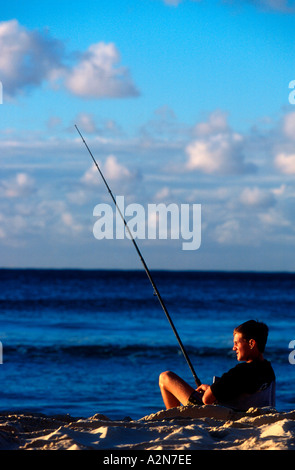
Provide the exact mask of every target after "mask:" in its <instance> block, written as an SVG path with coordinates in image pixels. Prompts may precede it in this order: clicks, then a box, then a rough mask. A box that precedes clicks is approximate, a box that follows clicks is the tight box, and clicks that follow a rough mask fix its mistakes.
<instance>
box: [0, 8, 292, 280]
mask: <svg viewBox="0 0 295 470" xmlns="http://www.w3.org/2000/svg"><path fill="white" fill-rule="evenodd" d="M0 20H1V24H0V48H1V57H0V80H1V82H2V84H3V91H4V94H3V104H2V105H1V106H0V160H1V175H0V256H1V258H0V259H1V263H0V264H1V266H2V267H44V268H46V267H70V268H74V267H75V268H76V267H77V268H122V269H127V268H134V269H137V268H140V267H141V266H140V262H139V260H138V259H137V255H136V253H135V252H134V248H133V246H132V244H131V243H130V241H129V240H100V241H99V240H96V239H95V238H94V236H93V233H92V229H93V225H94V222H95V218H94V217H93V209H94V207H95V206H96V205H97V204H99V203H106V202H110V200H109V196H108V194H107V193H106V191H105V188H104V187H103V185H102V184H101V182H100V180H99V175H98V173H97V175H96V174H95V172H93V169H92V164H91V161H90V157H89V155H88V154H87V153H86V149H85V147H84V146H83V145H82V142H81V141H79V137H78V136H77V133H76V130H75V128H74V124H75V123H76V124H78V125H79V128H80V129H81V131H82V132H83V134H84V136H85V138H86V140H87V142H88V145H89V146H90V148H91V149H92V151H93V153H94V155H95V157H96V158H97V160H98V161H99V164H100V165H101V167H102V169H103V171H104V172H105V174H106V176H107V179H108V181H109V184H110V186H111V188H112V190H113V192H114V194H116V195H124V196H125V198H126V203H131V202H133V203H140V204H142V205H147V204H152V203H161V202H162V203H165V204H167V205H168V204H169V203H176V204H178V205H180V204H201V205H202V244H201V247H200V249H199V250H196V251H191V252H185V251H183V250H182V249H181V241H179V240H140V241H139V245H140V247H141V249H142V252H143V255H144V257H145V259H146V261H147V264H148V265H149V267H150V268H152V269H221V270H229V269H234V270H280V271H281V270H289V271H294V268H295V260H294V255H293V254H294V246H295V230H294V226H295V225H294V219H295V211H294V197H295V185H294V175H295V137H294V136H295V106H294V105H292V104H291V103H290V102H289V99H288V98H289V93H290V92H291V90H290V89H289V88H288V86H289V83H290V82H291V81H292V80H295V67H294V65H295V54H294V46H295V3H294V2H291V1H290V2H288V1H286V0H272V1H267V0H256V1H254V0H252V1H250V0H249V1H247V0H244V1H237V0H236V1H234V0H231V1H230V0H228V1H225V0H210V1H209V0H199V1H196V0H182V1H180V0H125V1H124V2H122V1H118V0H99V1H87V0H86V1H85V2H81V3H80V2H76V3H73V2H70V1H68V0H63V1H59V2H56V1H54V0H53V1H50V2H49V1H47V0H43V1H42V2H37V1H32V0H31V1H27V2H18V1H10V2H9V3H7V4H6V5H4V6H2V8H1V18H0Z"/></svg>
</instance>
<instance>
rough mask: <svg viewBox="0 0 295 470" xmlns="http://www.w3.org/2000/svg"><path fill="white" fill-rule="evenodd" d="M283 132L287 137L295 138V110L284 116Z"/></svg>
mask: <svg viewBox="0 0 295 470" xmlns="http://www.w3.org/2000/svg"><path fill="white" fill-rule="evenodd" d="M283 132H284V135H285V136H286V137H288V138H289V139H291V140H295V112H292V113H288V114H286V116H285V117H284V120H283Z"/></svg>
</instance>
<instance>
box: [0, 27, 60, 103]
mask: <svg viewBox="0 0 295 470" xmlns="http://www.w3.org/2000/svg"><path fill="white" fill-rule="evenodd" d="M0 50H1V55H0V76H1V81H2V84H3V90H4V94H6V95H7V96H10V97H13V96H15V95H17V94H18V93H20V92H22V91H23V90H24V89H27V88H30V87H32V86H39V85H41V83H42V82H43V81H44V80H48V79H50V78H52V76H53V75H54V74H55V73H56V72H57V70H59V69H60V67H61V62H60V58H61V55H62V54H63V46H62V44H61V42H59V41H57V40H55V39H53V38H50V37H49V36H48V35H46V34H42V33H40V32H38V31H29V30H27V29H26V28H24V27H23V26H21V25H20V24H19V23H18V21H17V20H11V21H4V22H1V23H0Z"/></svg>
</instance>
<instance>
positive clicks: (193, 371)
mask: <svg viewBox="0 0 295 470" xmlns="http://www.w3.org/2000/svg"><path fill="white" fill-rule="evenodd" d="M75 127H76V129H77V131H78V133H79V135H80V137H81V139H82V141H83V143H84V144H85V147H86V148H87V150H88V152H89V154H90V156H91V158H92V160H93V163H94V165H95V166H96V168H97V170H98V172H99V174H100V176H101V178H102V180H103V182H104V184H105V186H106V188H107V190H108V192H109V194H110V196H111V198H112V200H113V202H114V204H115V206H116V209H117V211H118V212H119V214H120V217H121V219H122V221H123V223H124V225H125V227H126V230H127V232H128V234H129V236H130V238H131V241H132V243H133V245H134V247H135V249H136V251H137V254H138V256H139V258H140V261H141V262H142V264H143V267H144V269H145V272H146V274H147V276H148V278H149V280H150V282H151V284H152V286H153V289H154V294H155V295H156V297H158V299H159V302H160V304H161V307H162V309H163V310H164V312H165V315H166V317H167V319H168V321H169V323H170V326H171V328H172V330H173V332H174V334H175V336H176V339H177V341H178V343H179V346H180V349H181V351H182V353H183V355H184V357H185V360H186V362H187V363H188V366H189V368H190V370H191V372H192V374H193V377H194V379H195V382H196V385H197V386H199V385H201V384H202V382H201V381H200V379H199V377H198V376H197V374H196V372H195V370H194V368H193V366H192V363H191V361H190V359H189V357H188V355H187V352H186V350H185V348H184V346H183V344H182V341H181V339H180V337H179V334H178V332H177V330H176V328H175V326H174V324H173V321H172V319H171V317H170V315H169V313H168V310H167V308H166V306H165V304H164V302H163V299H162V297H161V295H160V292H159V291H158V288H157V286H156V284H155V282H154V280H153V278H152V276H151V273H150V271H149V269H148V267H147V265H146V262H145V260H144V259H143V256H142V254H141V252H140V249H139V248H138V246H137V243H136V241H135V239H134V237H133V234H132V232H131V230H130V229H129V226H128V224H127V222H126V220H125V218H124V216H123V214H122V212H121V210H120V207H119V206H118V204H117V201H116V199H115V197H114V195H113V193H112V191H111V189H110V187H109V185H108V183H107V181H106V179H105V177H104V175H103V173H102V171H101V169H100V168H99V166H98V164H97V161H96V160H95V158H94V156H93V154H92V152H91V150H90V148H89V147H88V145H87V143H86V142H85V140H84V137H83V136H82V134H81V132H80V131H79V129H78V127H77V126H76V124H75Z"/></svg>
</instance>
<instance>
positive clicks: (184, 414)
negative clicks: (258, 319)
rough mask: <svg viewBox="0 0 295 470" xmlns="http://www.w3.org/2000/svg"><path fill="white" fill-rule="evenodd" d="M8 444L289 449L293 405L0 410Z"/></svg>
mask: <svg viewBox="0 0 295 470" xmlns="http://www.w3.org/2000/svg"><path fill="white" fill-rule="evenodd" d="M10 449H12V450H13V449H15V450H17V449H21V450H33V449H36V450H84V449H94V450H95V449H104V450H106V449H108V450H113V449H116V450H124V449H125V450H142V449H144V450H189V451H190V450H198V449H202V450H289V449H293V450H294V449H295V410H294V411H290V412H278V411H276V410H275V409H269V408H262V409H253V408H251V409H250V410H248V412H247V413H237V412H233V411H232V410H230V409H228V408H224V407H221V406H216V405H210V406H202V407H197V406H190V407H180V408H173V409H172V410H168V411H159V412H158V413H156V414H153V415H150V416H145V417H143V418H142V419H139V420H137V421H112V420H110V419H109V418H107V417H106V416H104V415H100V414H96V415H94V416H92V417H90V418H87V419H78V418H72V417H71V416H69V415H63V416H45V415H40V414H30V413H26V414H13V413H0V450H10Z"/></svg>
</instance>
